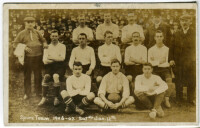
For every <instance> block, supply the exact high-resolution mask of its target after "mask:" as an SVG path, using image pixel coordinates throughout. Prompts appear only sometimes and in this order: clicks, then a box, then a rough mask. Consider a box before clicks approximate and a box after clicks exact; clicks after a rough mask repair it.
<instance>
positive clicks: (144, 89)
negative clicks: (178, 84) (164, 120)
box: [134, 63, 168, 118]
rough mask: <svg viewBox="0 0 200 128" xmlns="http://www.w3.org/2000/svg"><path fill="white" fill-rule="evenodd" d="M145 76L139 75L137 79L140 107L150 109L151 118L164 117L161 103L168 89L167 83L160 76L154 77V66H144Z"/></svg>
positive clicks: (136, 85)
mask: <svg viewBox="0 0 200 128" xmlns="http://www.w3.org/2000/svg"><path fill="white" fill-rule="evenodd" d="M142 70H143V74H142V75H138V76H137V77H136V79H135V91H134V92H135V95H136V97H137V99H138V100H139V103H140V104H141V106H140V107H144V108H146V109H150V110H151V112H150V113H149V116H150V117H151V118H155V117H156V116H158V117H163V116H164V111H163V109H162V107H161V103H162V101H163V98H164V96H165V91H166V90H167V89H168V86H167V83H166V82H165V81H163V80H162V79H161V78H160V76H157V75H153V74H152V71H153V68H152V65H151V64H150V63H145V64H144V65H143V69H142Z"/></svg>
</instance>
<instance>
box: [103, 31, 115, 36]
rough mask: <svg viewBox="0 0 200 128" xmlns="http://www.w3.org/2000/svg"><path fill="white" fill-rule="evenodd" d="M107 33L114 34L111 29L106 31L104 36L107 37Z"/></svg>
mask: <svg viewBox="0 0 200 128" xmlns="http://www.w3.org/2000/svg"><path fill="white" fill-rule="evenodd" d="M107 34H113V33H112V32H111V31H109V30H108V31H106V32H105V33H104V37H106V35H107Z"/></svg>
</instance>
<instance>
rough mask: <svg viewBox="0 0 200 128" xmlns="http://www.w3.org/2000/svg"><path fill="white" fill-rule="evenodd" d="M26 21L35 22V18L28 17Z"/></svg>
mask: <svg viewBox="0 0 200 128" xmlns="http://www.w3.org/2000/svg"><path fill="white" fill-rule="evenodd" d="M24 21H25V22H26V21H35V18H34V17H26V18H24Z"/></svg>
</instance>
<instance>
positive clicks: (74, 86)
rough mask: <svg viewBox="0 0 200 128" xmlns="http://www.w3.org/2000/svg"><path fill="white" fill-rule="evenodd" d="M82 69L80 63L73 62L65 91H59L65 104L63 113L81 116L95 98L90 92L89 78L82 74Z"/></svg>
mask: <svg viewBox="0 0 200 128" xmlns="http://www.w3.org/2000/svg"><path fill="white" fill-rule="evenodd" d="M82 70H83V67H82V64H81V62H74V64H73V75H72V76H70V77H68V78H67V80H66V88H67V90H62V91H61V93H60V94H61V96H62V98H63V100H64V102H65V104H66V108H65V112H66V113H68V114H69V113H70V112H76V113H78V114H79V115H81V116H83V115H84V114H85V111H84V110H83V109H84V107H86V106H87V105H89V104H90V103H91V102H92V101H93V99H94V98H95V94H94V93H93V92H91V78H90V77H89V76H88V75H86V74H83V73H82Z"/></svg>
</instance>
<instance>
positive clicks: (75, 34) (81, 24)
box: [72, 15, 94, 45]
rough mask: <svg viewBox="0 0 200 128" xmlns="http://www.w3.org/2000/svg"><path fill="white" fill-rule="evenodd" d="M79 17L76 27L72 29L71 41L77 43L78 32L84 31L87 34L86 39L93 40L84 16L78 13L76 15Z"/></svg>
mask: <svg viewBox="0 0 200 128" xmlns="http://www.w3.org/2000/svg"><path fill="white" fill-rule="evenodd" d="M78 19H79V26H78V27H77V28H75V29H74V30H73V33H72V40H73V42H74V43H75V44H76V45H78V43H79V42H78V36H79V34H80V33H85V34H86V35H87V38H88V41H93V39H94V37H93V31H92V29H91V28H88V27H87V26H86V25H85V16H84V15H80V16H79V17H78Z"/></svg>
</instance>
